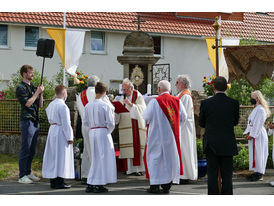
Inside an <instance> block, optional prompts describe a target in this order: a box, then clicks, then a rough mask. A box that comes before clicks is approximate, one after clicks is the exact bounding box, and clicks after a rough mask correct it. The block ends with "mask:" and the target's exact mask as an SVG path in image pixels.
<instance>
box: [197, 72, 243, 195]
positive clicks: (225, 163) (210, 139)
mask: <svg viewBox="0 0 274 206" xmlns="http://www.w3.org/2000/svg"><path fill="white" fill-rule="evenodd" d="M213 89H214V91H215V95H214V96H213V97H211V98H208V99H205V100H203V101H202V102H201V107H200V115H199V124H200V126H201V127H204V128H205V134H204V137H203V149H204V153H205V154H206V158H207V174H208V194H209V195H217V194H219V188H218V170H219V169H220V173H221V178H222V188H221V194H223V195H232V194H233V191H232V173H233V156H234V155H237V154H238V150H237V144H236V139H235V134H234V126H236V125H237V124H238V122H239V102H238V101H236V100H234V99H231V98H229V97H227V96H226V94H225V93H224V92H225V90H226V89H227V81H226V79H225V78H224V77H216V78H215V79H214V84H213Z"/></svg>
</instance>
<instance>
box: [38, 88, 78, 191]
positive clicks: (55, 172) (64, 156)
mask: <svg viewBox="0 0 274 206" xmlns="http://www.w3.org/2000/svg"><path fill="white" fill-rule="evenodd" d="M55 94H56V99H55V100H53V101H52V102H51V103H50V104H49V106H48V107H47V109H46V113H47V117H48V121H49V123H50V128H49V132H48V138H47V143H46V147H45V152H44V158H43V166H42V176H43V178H50V186H51V188H53V189H63V188H64V189H68V188H70V185H67V184H66V183H65V182H64V178H66V179H74V177H75V174H74V158H73V131H72V128H71V122H70V112H69V108H68V107H67V105H66V104H65V101H66V99H67V90H66V87H65V86H63V85H58V86H57V87H56V88H55Z"/></svg>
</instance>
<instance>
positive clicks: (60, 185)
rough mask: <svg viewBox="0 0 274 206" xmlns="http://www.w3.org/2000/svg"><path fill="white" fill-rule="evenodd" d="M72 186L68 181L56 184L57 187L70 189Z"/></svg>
mask: <svg viewBox="0 0 274 206" xmlns="http://www.w3.org/2000/svg"><path fill="white" fill-rule="evenodd" d="M69 188H71V185H68V184H66V183H63V184H58V185H55V189H69Z"/></svg>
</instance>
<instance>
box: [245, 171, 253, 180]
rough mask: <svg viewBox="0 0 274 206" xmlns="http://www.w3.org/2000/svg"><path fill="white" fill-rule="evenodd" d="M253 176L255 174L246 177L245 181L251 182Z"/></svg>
mask: <svg viewBox="0 0 274 206" xmlns="http://www.w3.org/2000/svg"><path fill="white" fill-rule="evenodd" d="M254 176H255V173H253V174H251V175H248V176H247V177H246V179H247V180H251V179H253V178H254Z"/></svg>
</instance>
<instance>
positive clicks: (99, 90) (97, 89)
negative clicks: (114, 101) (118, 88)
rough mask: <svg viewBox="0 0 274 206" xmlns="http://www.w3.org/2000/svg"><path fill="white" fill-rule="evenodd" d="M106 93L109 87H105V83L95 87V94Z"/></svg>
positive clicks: (98, 83)
mask: <svg viewBox="0 0 274 206" xmlns="http://www.w3.org/2000/svg"><path fill="white" fill-rule="evenodd" d="M105 91H107V85H105V84H104V83H103V82H97V84H96V85H95V93H96V94H103V93H104V92H105Z"/></svg>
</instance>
